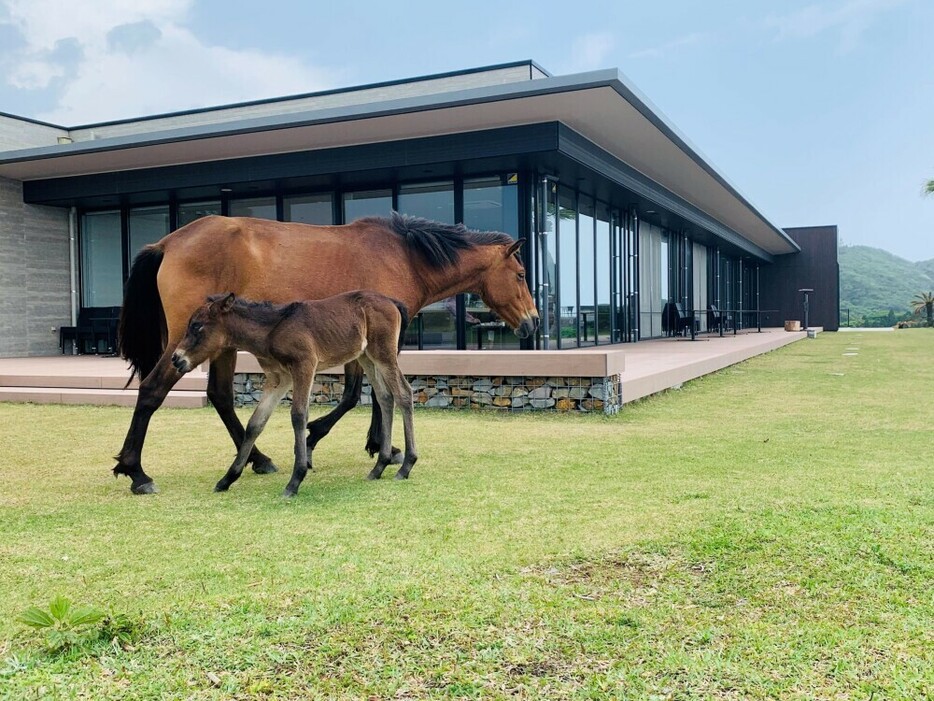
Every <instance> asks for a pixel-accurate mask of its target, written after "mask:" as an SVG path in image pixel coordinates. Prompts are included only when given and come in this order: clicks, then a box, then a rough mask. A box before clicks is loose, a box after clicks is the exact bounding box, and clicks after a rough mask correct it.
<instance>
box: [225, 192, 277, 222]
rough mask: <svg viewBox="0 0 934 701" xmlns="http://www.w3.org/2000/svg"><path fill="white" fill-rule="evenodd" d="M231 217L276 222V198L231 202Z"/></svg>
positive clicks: (251, 198) (256, 198)
mask: <svg viewBox="0 0 934 701" xmlns="http://www.w3.org/2000/svg"><path fill="white" fill-rule="evenodd" d="M229 210H230V216H232V217H254V218H256V219H272V220H273V221H275V220H276V218H277V215H276V198H275V197H250V198H248V199H241V200H230V207H229Z"/></svg>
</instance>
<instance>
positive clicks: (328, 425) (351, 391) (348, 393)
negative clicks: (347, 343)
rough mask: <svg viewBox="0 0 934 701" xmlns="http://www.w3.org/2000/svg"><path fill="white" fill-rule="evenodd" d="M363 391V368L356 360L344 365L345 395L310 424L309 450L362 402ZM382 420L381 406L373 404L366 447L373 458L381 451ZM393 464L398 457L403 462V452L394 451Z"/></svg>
mask: <svg viewBox="0 0 934 701" xmlns="http://www.w3.org/2000/svg"><path fill="white" fill-rule="evenodd" d="M362 390H363V368H362V367H361V366H360V363H359V362H357V361H356V360H352V361H350V362H349V363H347V364H346V365H344V393H343V394H342V395H341V399H340V402H338V404H337V406H336V407H334V409H333V410H332V411H331V412H330V413H329V414H327V415H326V416H322V417H320V418H317V419H315V420H314V421H312V422H311V423H310V424H308V441H307V445H308V450H309V451H312V450H314V449H315V446H316V445H317V444H318V441H320V440H321V439H322V438H324V437H325V436H326V435H328V433H330V431H331V429H332V428H334V425H335V424H336V423H337V422H338V421H340V420H341V419H342V418H343V417H344V414H346V413H347V412H348V411H350V410H351V409H353V408H354V407H355V406H357V403H358V402H359V401H360V395H361V393H362ZM382 425H383V423H382V419H381V417H380V410H379V404H378V403H377V402H375V401H374V402H373V409H372V417H371V419H370V430H369V432H368V433H367V438H366V445H365V446H364V450H366V452H368V453H369V454H370V456H371V457H372V456H373V455H376V453H377V452H378V451H379V441H380V436H381V435H382ZM392 454H393V462H396V457H398V458H399V461H401V459H402V458H401V451H400V450H399V449H398V448H393V449H392Z"/></svg>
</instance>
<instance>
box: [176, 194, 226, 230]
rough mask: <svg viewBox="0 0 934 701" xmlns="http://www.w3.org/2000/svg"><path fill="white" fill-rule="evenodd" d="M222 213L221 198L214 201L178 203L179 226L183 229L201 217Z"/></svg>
mask: <svg viewBox="0 0 934 701" xmlns="http://www.w3.org/2000/svg"><path fill="white" fill-rule="evenodd" d="M220 213H221V203H220V201H219V200H215V201H212V202H186V203H184V204H180V205H178V228H179V229H181V228H182V227H183V226H185V224H191V222H193V221H195V220H196V219H200V218H201V217H206V216H209V215H211V214H220Z"/></svg>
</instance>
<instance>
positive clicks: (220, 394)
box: [208, 350, 277, 475]
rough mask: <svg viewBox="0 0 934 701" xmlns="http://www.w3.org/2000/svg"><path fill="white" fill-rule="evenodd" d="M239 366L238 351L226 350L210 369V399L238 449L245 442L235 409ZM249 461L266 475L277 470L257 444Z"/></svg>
mask: <svg viewBox="0 0 934 701" xmlns="http://www.w3.org/2000/svg"><path fill="white" fill-rule="evenodd" d="M236 366H237V351H235V350H230V351H224V353H222V354H221V355H219V356H218V357H217V358H215V359H214V360H212V361H211V367H210V369H209V370H208V399H209V400H210V401H211V404H213V405H214V410H215V411H216V412H217V415H218V416H220V417H221V421H223V422H224V426H225V427H226V428H227V433H229V434H230V438H231V439H232V440H233V442H234V445H235V446H236V447H237V450H238V451H239V450H240V446H241V445H242V444H243V436H244V431H243V424H242V423H240V418H239V417H238V416H237V412H235V411H234V394H233V377H234V370H235V369H236ZM247 460H248V462H251V463H253V472H255V473H257V474H260V475H266V474H270V473H273V472H277V468H276V466H275V465H274V464H273V462H272V460H271V459H270V458H269V457H268V456H267V455H265V454H264V453H263V452H262V451H261V450H259V449H258V448H257V447H256V446H255V445H254V446H253V449H252V450H251V451H250V457H249V458H247Z"/></svg>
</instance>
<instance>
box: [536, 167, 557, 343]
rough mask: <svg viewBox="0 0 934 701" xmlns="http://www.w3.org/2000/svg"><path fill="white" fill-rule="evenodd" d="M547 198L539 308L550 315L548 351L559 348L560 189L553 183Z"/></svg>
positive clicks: (549, 184) (548, 189)
mask: <svg viewBox="0 0 934 701" xmlns="http://www.w3.org/2000/svg"><path fill="white" fill-rule="evenodd" d="M545 197H546V202H545V250H544V251H542V252H541V253H542V255H541V266H542V270H541V276H540V278H539V279H541V280H542V299H541V300H540V301H539V305H540V307H539V308H540V309H542V308H544V311H545V313H547V315H548V319H547V322H548V337H549V338H548V343H547V344H546V345H545V348H546V349H548V348H557V347H558V345H557V344H558V311H559V310H558V302H557V300H558V296H557V295H558V223H557V220H558V216H557V215H558V187H557V185H555V184H554V183H553V182H549V183H548V184H547V185H546V193H545ZM539 313H542V312H539ZM542 323H543V324H544V323H545V319H542ZM543 335H544V334H543Z"/></svg>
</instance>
